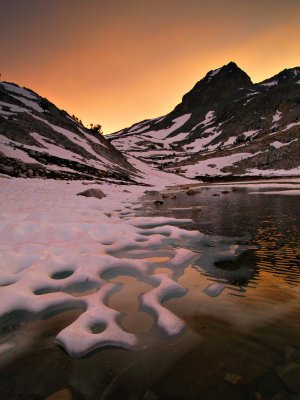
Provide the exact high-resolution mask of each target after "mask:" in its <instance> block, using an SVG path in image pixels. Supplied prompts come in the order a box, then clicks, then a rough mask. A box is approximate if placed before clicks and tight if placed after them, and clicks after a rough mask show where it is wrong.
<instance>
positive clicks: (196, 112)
mask: <svg viewBox="0 0 300 400" xmlns="http://www.w3.org/2000/svg"><path fill="white" fill-rule="evenodd" d="M299 81H300V68H299V67H296V68H292V69H289V70H284V71H282V72H281V73H279V74H278V75H276V76H274V77H272V78H270V79H268V80H266V81H264V82H261V83H258V84H253V83H252V82H251V79H250V78H249V76H248V75H247V74H246V73H245V72H244V71H242V70H241V69H240V68H239V67H238V66H237V65H236V64H235V63H232V62H231V63H229V64H228V65H225V66H224V67H222V68H219V69H217V70H215V71H210V72H209V73H208V74H207V75H206V76H205V77H204V78H203V79H202V80H200V81H199V82H198V83H197V84H196V85H195V86H194V88H193V89H192V90H191V91H190V92H188V93H187V94H186V95H184V96H183V99H182V102H181V103H180V104H179V105H178V106H176V107H175V109H174V110H173V111H172V112H171V113H169V114H167V115H166V116H163V117H159V118H156V119H153V120H145V121H142V122H140V123H137V124H135V125H133V126H132V127H130V128H126V129H123V130H121V131H119V132H117V133H115V134H112V135H110V136H109V140H110V141H111V143H113V144H114V146H115V147H116V148H117V149H119V150H120V151H122V152H123V153H124V154H130V155H132V156H134V157H136V158H138V159H139V160H143V161H146V162H148V163H150V164H151V165H153V166H156V167H159V168H161V169H164V170H171V171H177V172H178V173H180V174H183V175H185V176H188V177H204V176H205V175H225V174H226V175H227V174H236V175H240V174H249V175H251V174H253V171H254V170H255V173H257V174H263V175H264V174H266V171H269V170H273V173H274V174H275V175H276V171H279V170H285V171H286V174H288V173H289V172H288V171H290V174H299V170H298V167H299V166H300V159H299V150H300V122H299V121H300V85H299ZM274 143H276V144H275V145H274ZM268 174H269V172H268Z"/></svg>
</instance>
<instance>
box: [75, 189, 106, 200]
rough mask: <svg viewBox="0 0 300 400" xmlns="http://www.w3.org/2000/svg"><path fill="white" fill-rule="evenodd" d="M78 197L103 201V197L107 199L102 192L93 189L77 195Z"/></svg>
mask: <svg viewBox="0 0 300 400" xmlns="http://www.w3.org/2000/svg"><path fill="white" fill-rule="evenodd" d="M77 196H84V197H96V198H97V199H103V197H106V195H105V194H104V193H103V192H102V190H100V189H93V188H91V189H87V190H84V191H83V192H80V193H77Z"/></svg>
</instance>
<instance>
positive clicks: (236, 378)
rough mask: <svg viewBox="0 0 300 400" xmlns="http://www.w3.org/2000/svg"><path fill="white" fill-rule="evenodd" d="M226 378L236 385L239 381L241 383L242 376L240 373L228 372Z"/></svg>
mask: <svg viewBox="0 0 300 400" xmlns="http://www.w3.org/2000/svg"><path fill="white" fill-rule="evenodd" d="M224 379H225V381H227V382H229V383H231V384H232V385H236V384H237V383H239V381H240V380H241V379H242V377H241V376H240V375H238V374H226V375H225V378H224Z"/></svg>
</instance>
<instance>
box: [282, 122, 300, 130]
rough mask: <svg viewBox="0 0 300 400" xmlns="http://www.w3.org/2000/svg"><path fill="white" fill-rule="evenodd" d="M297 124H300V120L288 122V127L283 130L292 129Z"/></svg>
mask: <svg viewBox="0 0 300 400" xmlns="http://www.w3.org/2000/svg"><path fill="white" fill-rule="evenodd" d="M295 126H300V122H292V123H291V124H288V125H287V127H286V128H285V129H283V131H288V130H289V129H292V128H294V127H295Z"/></svg>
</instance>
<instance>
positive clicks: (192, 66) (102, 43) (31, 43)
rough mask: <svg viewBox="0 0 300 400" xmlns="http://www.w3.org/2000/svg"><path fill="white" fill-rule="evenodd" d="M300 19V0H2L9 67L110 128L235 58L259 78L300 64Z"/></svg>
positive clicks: (4, 56)
mask: <svg viewBox="0 0 300 400" xmlns="http://www.w3.org/2000/svg"><path fill="white" fill-rule="evenodd" d="M299 21H300V1H299V0H251V1H250V0H147V1H146V0H0V33H1V34H0V49H1V53H0V54H1V55H0V60H1V63H0V73H1V74H2V80H5V81H9V82H15V83H17V84H19V85H22V86H26V87H29V88H31V89H32V90H34V91H36V92H37V93H39V94H40V95H41V96H44V97H47V98H48V99H49V100H50V101H52V102H54V103H55V104H56V105H57V106H58V107H60V108H63V109H65V110H66V111H68V112H69V113H70V114H73V113H74V114H75V115H76V116H78V117H79V118H81V119H82V120H83V122H84V123H85V124H89V123H90V122H92V123H100V124H101V125H102V127H103V130H104V132H105V133H110V132H114V131H116V130H118V129H121V128H124V127H126V126H130V125H131V124H133V123H135V122H138V121H140V120H143V119H146V118H153V117H158V116H160V115H164V114H166V113H167V112H169V111H171V110H172V109H173V108H174V106H175V105H176V104H178V103H179V102H180V100H181V97H182V96H183V94H184V93H186V92H187V91H188V90H190V89H191V88H192V87H193V86H194V84H195V83H196V82H197V81H198V80H199V79H201V78H202V77H203V76H204V75H205V74H206V73H207V72H208V71H209V70H211V69H215V68H218V67H220V66H222V65H224V64H227V63H228V62H229V61H235V62H236V63H237V64H238V65H239V66H240V67H241V68H242V69H243V70H244V71H246V72H247V73H248V74H249V75H250V77H251V78H252V80H253V81H254V82H258V81H261V80H263V79H266V78H267V77H271V76H272V75H274V74H276V73H277V72H279V71H281V70H282V69H284V68H290V67H294V66H299V65H300V22H299Z"/></svg>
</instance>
